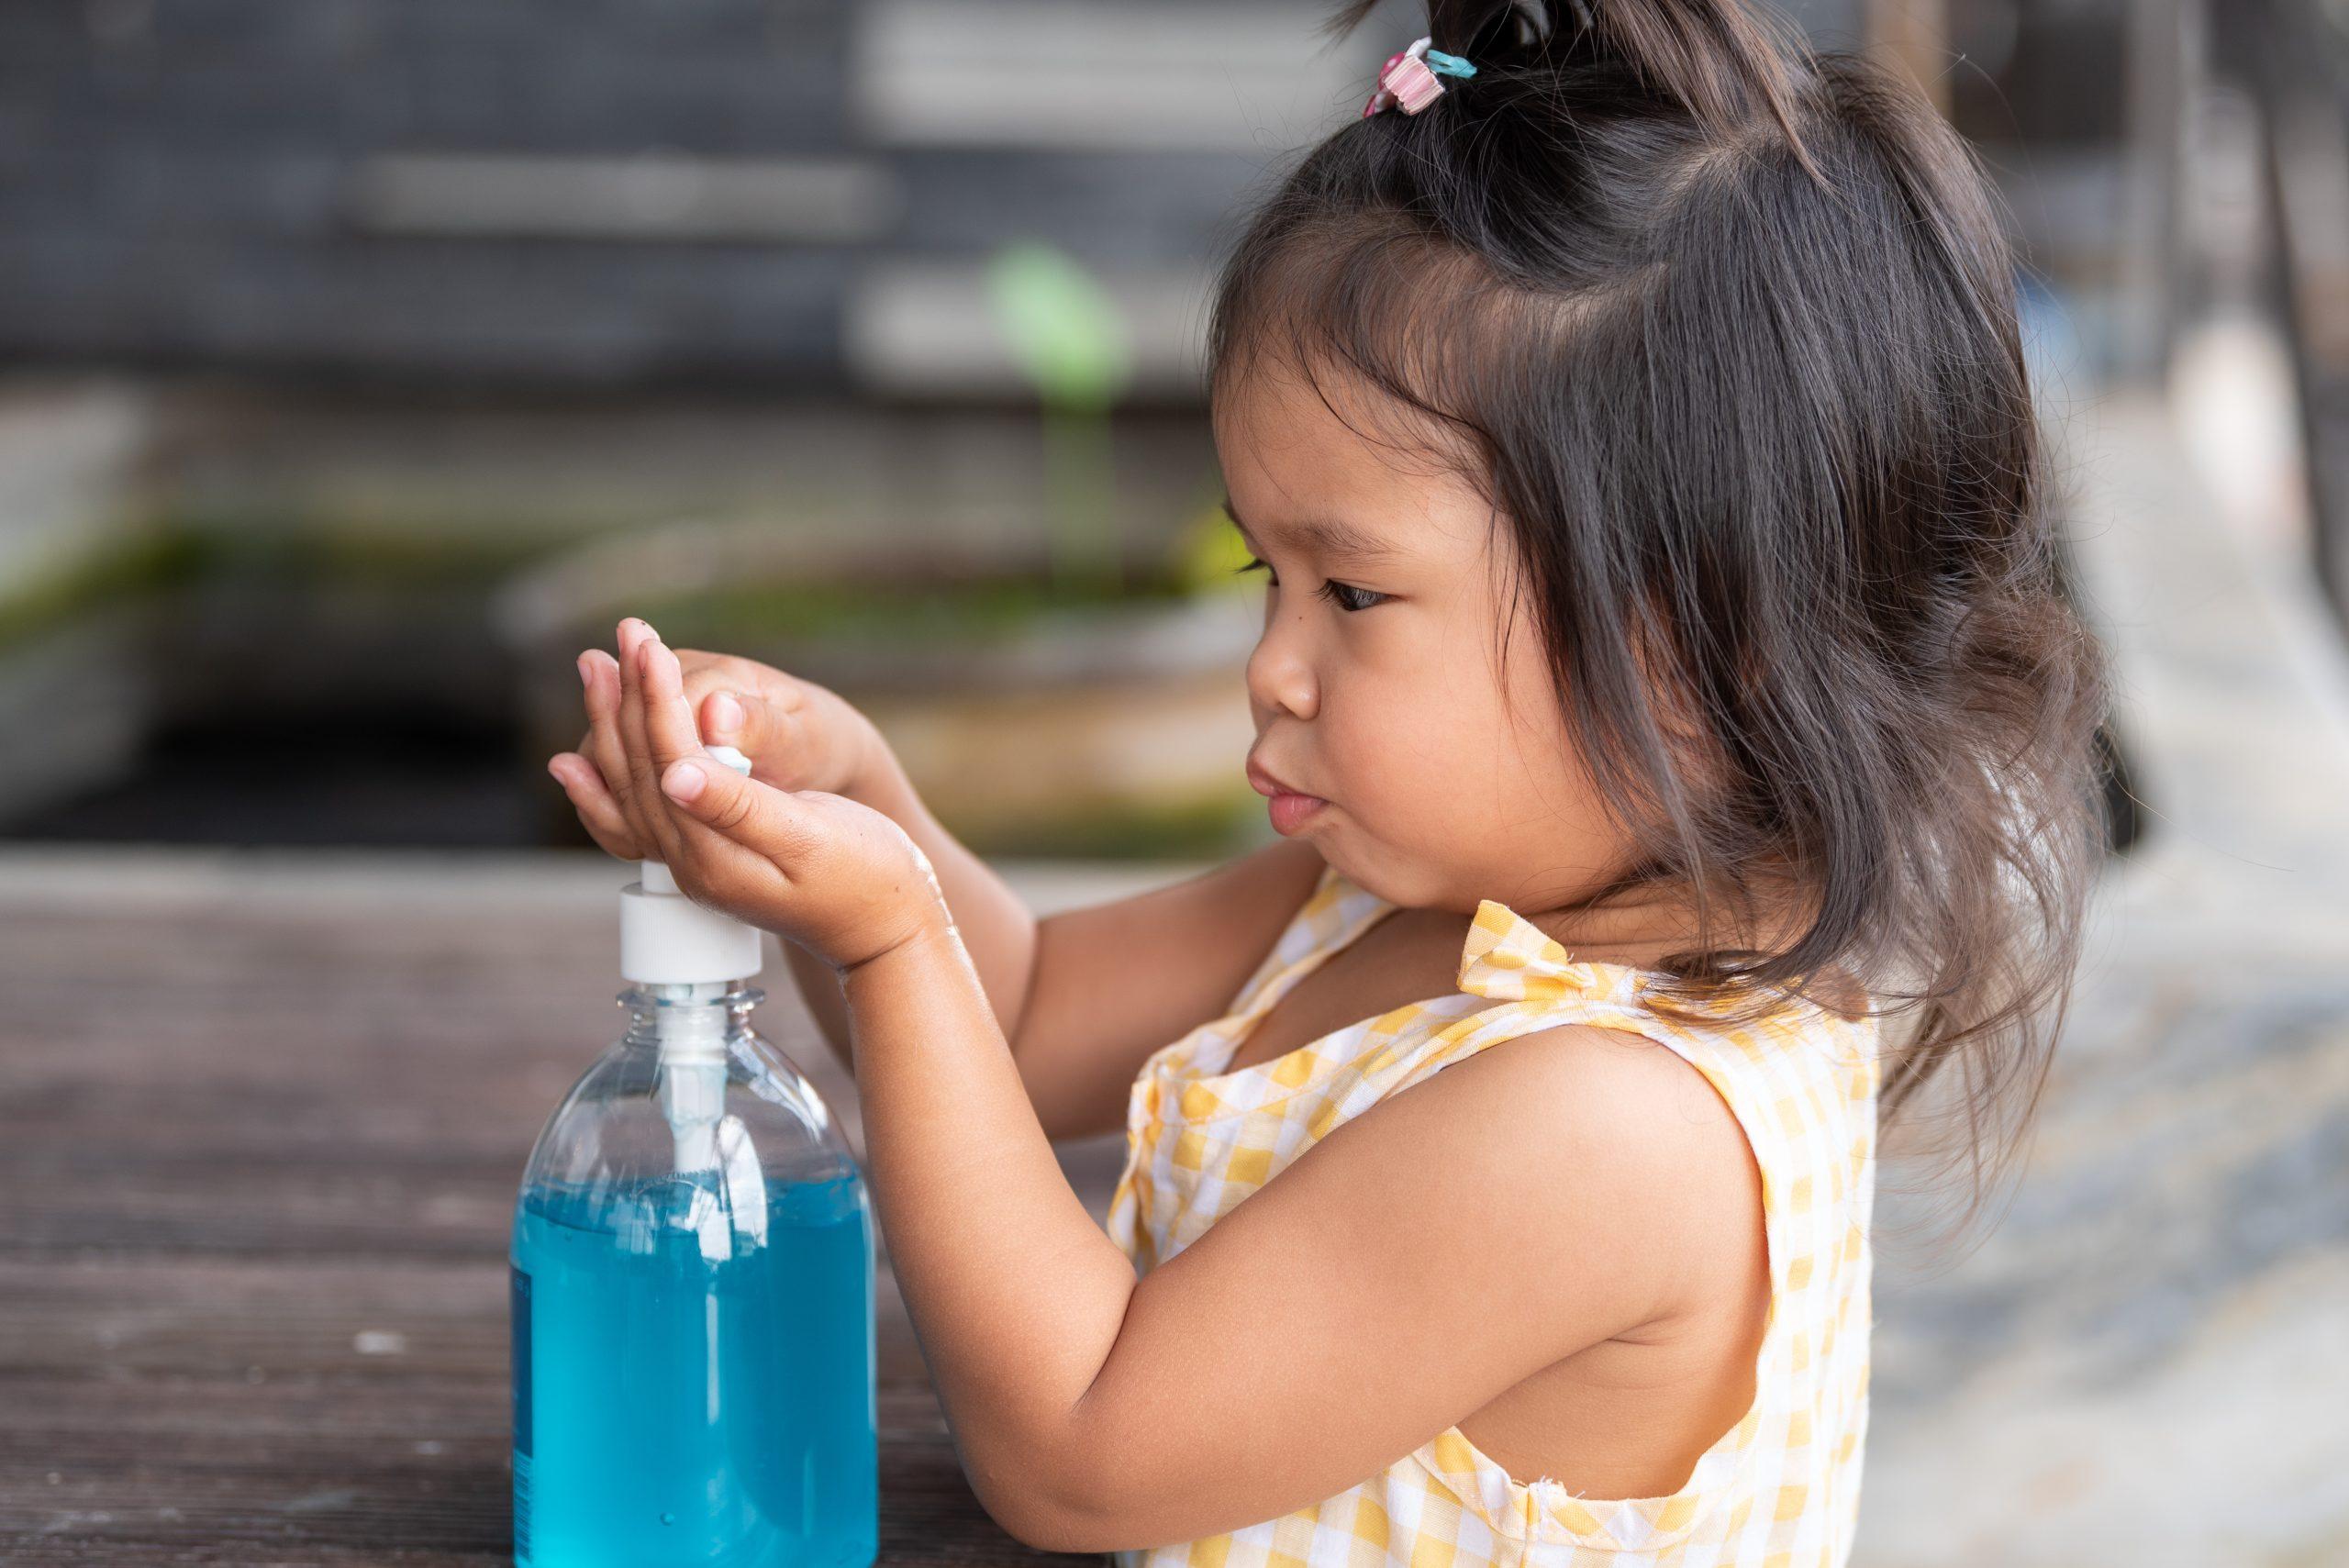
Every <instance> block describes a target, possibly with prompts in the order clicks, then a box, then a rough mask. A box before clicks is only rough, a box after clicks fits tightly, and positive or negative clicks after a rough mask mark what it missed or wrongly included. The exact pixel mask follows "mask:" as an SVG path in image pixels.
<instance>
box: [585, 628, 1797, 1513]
mask: <svg viewBox="0 0 2349 1568" xmlns="http://www.w3.org/2000/svg"><path fill="white" fill-rule="evenodd" d="M622 668H623V671H624V672H629V673H627V676H626V680H627V691H626V694H625V696H624V700H623V702H622V705H621V709H620V713H619V716H618V731H619V734H620V736H621V738H622V741H623V744H624V748H625V751H626V757H627V762H626V766H627V768H628V770H629V774H630V776H631V779H632V781H633V784H632V787H633V789H634V790H635V791H636V793H637V794H638V795H639V797H640V798H642V799H646V800H648V801H651V802H657V803H661V804H662V809H661V810H660V811H659V812H658V813H657V814H656V815H655V817H654V819H653V825H654V829H655V832H656V834H657V837H658V839H659V840H660V842H661V845H662V851H663V853H662V859H663V860H664V861H665V862H667V864H668V865H669V867H670V869H671V870H672V872H673V873H674V874H675V876H676V878H677V883H678V885H679V886H680V887H681V888H682V889H684V890H685V892H686V894H687V895H689V896H692V897H695V898H696V899H697V900H700V901H702V902H704V903H707V904H710V905H712V906H715V907H718V908H723V909H726V910H728V911H729V913H732V914H735V915H736V916H737V917H741V918H746V919H755V920H758V921H759V922H760V923H762V924H768V925H771V926H772V928H773V929H778V930H782V931H786V932H788V933H790V934H791V935H792V937H793V938H794V940H799V941H802V942H803V943H805V944H806V945H807V946H808V947H809V948H810V950H811V951H818V952H821V953H824V954H825V955H827V956H828V957H829V959H830V960H831V962H832V964H833V967H834V970H835V972H836V973H838V974H839V976H840V984H841V990H842V994H843V998H844V1000H845V1002H846V1003H847V1006H848V1010H849V1017H850V1020H851V1029H852V1041H853V1048H854V1050H853V1054H854V1058H855V1063H856V1075H857V1082H858V1084H859V1087H860V1090H861V1093H862V1099H863V1118H864V1136H865V1148H866V1164H867V1167H868V1173H869V1175H870V1178H871V1184H872V1190H873V1195H874V1206H875V1208H876V1209H877V1211H878V1214H879V1217H880V1222H881V1226H882V1229H883V1230H884V1231H885V1234H886V1235H887V1237H888V1244H889V1253H890V1258H891V1262H892V1264H893V1267H894V1271H895V1273H896V1281H897V1284H898V1287H899V1291H900V1294H901V1295H902V1296H904V1298H905V1301H906V1306H907V1313H908V1315H909V1317H910V1318H911V1319H912V1322H913V1327H914V1330H915V1333H916V1336H917V1338H918V1340H919V1342H920V1344H921V1347H922V1351H923V1355H924V1358H925V1359H926V1361H927V1362H928V1363H929V1366H930V1373H931V1378H932V1381H933V1382H934V1383H935V1385H936V1386H937V1389H938V1394H939V1398H940V1401H941V1405H942V1407H943V1408H944V1410H945V1412H946V1418H947V1421H948V1425H949V1428H950V1430H951V1431H952V1435H953V1438H954V1441H955V1445H956V1449H957V1451H958V1452H959V1453H960V1455H961V1457H962V1460H963V1466H964V1469H965V1471H966V1473H968V1474H969V1476H970V1479H971V1483H972V1485H973V1487H974V1490H975V1491H976V1492H977V1493H978V1496H979V1497H980V1500H981V1501H982V1502H983V1503H984V1504H985V1506H986V1507H987V1509H988V1510H989V1512H991V1513H992V1514H994V1515H995V1517H996V1518H997V1519H998V1520H999V1521H1000V1522H1001V1523H1002V1524H1003V1525H1004V1526H1005V1527H1006V1528H1007V1529H1009V1530H1011V1531H1012V1532H1013V1533H1014V1534H1016V1535H1018V1536H1019V1537H1020V1538H1021V1539H1022V1540H1028V1541H1030V1542H1032V1543H1034V1544H1037V1545H1043V1546H1057V1547H1061V1548H1063V1549H1066V1550H1080V1551H1083V1550H1091V1551H1098V1550H1103V1549H1108V1548H1114V1547H1121V1546H1136V1545H1147V1544H1154V1543H1159V1542H1165V1541H1174V1540H1190V1539H1195V1538H1196V1537H1197V1536H1199V1535H1203V1534H1208V1533H1213V1532H1216V1531H1219V1530H1224V1529H1236V1528H1239V1527H1241V1526H1243V1525H1246V1524H1250V1523H1253V1522H1256V1521H1258V1520H1262V1519H1265V1518H1276V1517H1278V1516H1279V1515H1280V1514H1282V1513H1285V1512H1287V1511H1290V1510H1292V1509H1294V1508H1297V1507H1303V1506H1306V1505H1308V1504H1309V1503H1312V1502H1314V1501H1317V1500H1319V1498H1322V1497H1326V1496H1331V1495H1333V1494H1334V1493H1337V1492H1340V1491H1342V1490H1344V1489H1345V1488H1346V1487H1347V1486H1349V1485H1353V1484H1354V1483H1355V1482H1356V1481H1359V1480H1360V1479H1362V1478H1363V1477H1364V1476H1365V1475H1369V1474H1373V1473H1375V1472H1376V1471H1377V1470H1379V1469H1380V1468H1382V1467H1383V1466H1385V1465H1386V1464H1388V1463H1391V1462H1393V1461H1395V1460H1396V1459H1397V1458H1399V1457H1401V1456H1402V1455H1404V1454H1406V1453H1408V1452H1409V1451H1411V1450H1412V1449H1414V1448H1416V1447H1418V1446H1419V1444H1420V1443H1422V1442H1424V1441H1426V1440H1428V1439H1430V1438H1431V1437H1432V1436H1433V1435H1435V1434H1436V1433H1437V1432H1439V1431H1441V1430H1442V1429H1443V1428H1444V1427H1446V1426H1448V1425H1451V1424H1453V1423H1454V1422H1457V1421H1459V1420H1462V1419H1464V1418H1465V1417H1467V1416H1468V1415H1471V1414H1473V1413H1474V1412H1475V1411H1476V1410H1478V1409H1480V1408H1482V1407H1484V1406H1485V1405H1486V1404H1488V1403H1490V1402H1491V1401H1492V1400H1493V1399H1494V1398H1495V1397H1497V1396H1498V1395H1500V1394H1502V1393H1503V1392H1505V1391H1507V1390H1508V1389H1509V1388H1510V1387H1512V1386H1514V1385H1517V1384H1518V1383H1520V1382H1522V1381H1523V1380H1524V1379H1525V1378H1526V1377H1527V1376H1529V1375H1531V1373H1535V1372H1538V1371H1540V1370H1541V1369H1542V1368H1543V1367H1545V1366H1548V1365H1550V1364H1552V1363H1553V1362H1557V1361H1558V1360H1560V1359H1562V1358H1564V1357H1566V1356H1569V1355H1572V1354H1574V1353H1575V1352H1576V1351H1581V1350H1584V1349H1586V1348H1587V1347H1589V1346H1591V1345H1594V1344H1597V1343H1598V1342H1600V1341H1601V1340H1607V1339H1609V1338H1611V1337H1613V1336H1615V1335H1618V1334H1621V1333H1624V1332H1627V1331H1629V1330H1631V1329H1635V1328H1638V1327H1640V1326H1642V1325H1644V1324H1647V1323H1651V1322H1654V1321H1656V1320H1658V1319H1660V1318H1664V1317H1666V1316H1669V1315H1671V1314H1673V1313H1675V1312H1677V1311H1680V1310H1682V1309H1685V1308H1686V1307H1690V1306H1692V1305H1694V1304H1696V1303H1698V1302H1701V1301H1707V1300H1710V1299H1717V1298H1719V1297H1720V1296H1722V1295H1723V1294H1724V1293H1727V1292H1733V1291H1735V1292H1748V1293H1750V1292H1751V1290H1752V1289H1753V1282H1754V1278H1755V1274H1756V1272H1757V1270H1758V1267H1759V1265H1760V1264H1761V1263H1762V1262H1764V1261H1765V1254H1764V1253H1763V1251H1761V1240H1760V1238H1761V1235H1762V1224H1761V1219H1762V1207H1761V1197H1760V1188H1759V1182H1758V1179H1757V1177H1756V1174H1755V1173H1754V1170H1753V1160H1752V1155H1751V1152H1750V1150H1749V1147H1748V1145H1747V1144H1746V1142H1745V1138H1744V1133H1743V1131H1742V1129H1741V1128H1740V1127H1739V1126H1738V1124H1737V1122H1736V1120H1735V1118H1734V1117H1733V1116H1731V1113H1730V1111H1729V1108H1728V1106H1726V1105H1725V1104H1724V1102H1722V1101H1721V1099H1720V1097H1719V1095H1717V1094H1716V1093H1715V1092H1714V1091H1713V1090H1712V1088H1711V1086H1710V1084H1708V1083H1707V1082H1706V1080H1705V1079H1704V1078H1703V1077H1701V1076H1700V1075H1699V1074H1698V1073H1697V1072H1696V1070H1695V1069H1693V1068H1692V1067H1689V1066H1688V1065H1687V1063H1686V1062H1684V1061H1683V1060H1682V1059H1681V1058H1680V1057H1678V1056H1676V1055H1675V1054H1674V1053H1673V1052H1671V1051H1668V1050H1666V1049H1664V1048H1663V1047H1661V1046H1658V1045H1655V1044H1653V1043H1652V1042H1649V1041H1646V1040H1642V1039H1638V1038H1637V1037H1630V1036H1624V1035H1621V1034H1620V1033H1616V1032H1611V1031H1609V1030H1607V1029H1598V1028H1594V1027H1590V1026H1584V1025H1573V1026H1566V1027H1563V1028H1558V1029H1547V1030H1542V1031H1540V1032H1537V1033H1534V1034H1531V1035H1527V1036H1524V1037H1522V1038H1520V1039H1518V1040H1511V1041H1508V1042H1507V1043H1506V1044H1503V1045H1499V1046H1496V1047H1494V1048H1492V1049H1490V1050H1487V1051H1482V1052H1479V1053H1478V1054H1476V1055H1475V1056H1473V1057H1470V1058H1469V1059H1467V1060H1465V1061H1464V1062H1459V1063H1456V1064H1455V1065H1453V1066H1452V1067H1449V1068H1447V1069H1445V1070H1444V1071H1443V1072H1442V1073H1438V1074H1437V1075H1436V1076H1435V1077H1433V1078H1432V1079H1430V1080H1429V1081H1427V1082H1426V1083H1423V1084H1419V1085H1417V1086H1415V1087H1414V1088H1412V1089H1410V1090H1408V1091H1407V1092H1405V1093H1403V1094H1400V1095H1396V1096H1394V1097H1393V1098H1392V1099H1389V1100H1387V1101H1386V1102H1384V1103H1382V1104H1379V1105H1376V1106H1372V1107H1371V1108H1370V1109H1369V1110H1367V1111H1364V1113H1362V1114H1361V1115H1360V1116H1358V1117H1356V1118H1353V1120H1351V1121H1348V1122H1345V1123H1343V1124H1341V1125H1340V1126H1339V1127H1337V1128H1335V1129H1332V1130H1331V1131H1330V1134H1329V1135H1328V1136H1327V1137H1325V1138H1323V1139H1322V1140H1320V1141H1319V1142H1318V1143H1317V1144H1315V1145H1314V1146H1313V1147H1312V1148H1310V1149H1308V1151H1306V1152H1304V1153H1303V1154H1301V1155H1299V1156H1298V1157H1297V1159H1296V1160H1295V1161H1294V1162H1291V1163H1290V1165H1288V1166H1287V1167H1286V1169H1284V1170H1283V1171H1282V1173H1280V1174H1279V1175H1278V1176H1276V1177H1275V1178H1274V1179H1273V1180H1272V1181H1271V1182H1269V1183H1268V1184H1265V1185H1264V1187H1263V1188H1262V1189H1261V1190H1259V1191H1258V1192H1256V1193H1254V1194H1253V1195H1251V1196H1250V1197H1249V1198H1248V1199H1247V1200H1246V1201H1244V1202H1242V1203H1241V1204H1240V1205H1239V1206H1237V1207H1235V1208H1233V1209H1232V1211H1231V1212H1230V1213H1229V1214H1227V1215H1225V1216H1223V1217H1222V1218H1220V1219H1219V1220H1218V1221H1217V1223H1216V1224H1215V1226H1214V1228H1213V1229H1210V1230H1208V1232H1207V1233H1206V1234H1205V1235H1203V1236H1201V1237H1200V1238H1199V1239H1198V1240H1197V1242H1195V1243H1194V1244H1193V1245H1191V1246H1189V1247H1187V1248H1186V1249H1184V1250H1183V1251H1180V1252H1178V1253H1176V1254H1175V1256H1174V1257H1172V1258H1170V1259H1167V1260H1166V1261H1164V1262H1162V1263H1160V1264H1159V1265H1158V1266H1157V1267H1155V1268H1153V1269H1152V1271H1151V1272H1150V1273H1149V1274H1148V1276H1147V1277H1146V1278H1143V1279H1141V1281H1139V1282H1137V1281H1136V1279H1135V1276H1134V1271H1133V1268H1132V1266H1131V1264H1130V1262H1129V1261H1128V1260H1127V1258H1126V1256H1125V1254H1124V1253H1123V1252H1122V1251H1119V1248H1118V1247H1117V1245H1116V1244H1115V1243H1114V1242H1112V1241H1111V1240H1109V1239H1108V1237H1107V1236H1106V1235H1104V1234H1103V1233H1102V1231H1101V1229H1100V1227H1098V1226H1097V1225H1096V1224H1095V1223H1094V1221H1093V1218H1092V1216H1091V1215H1090V1214H1089V1213H1088V1212H1087V1211H1086V1210H1085V1206H1084V1205H1083V1204H1082V1203H1081V1202H1080V1201H1079V1200H1078V1198H1077V1196H1076V1195H1075V1193H1074V1191H1073V1190H1072V1189H1071V1188H1070V1186H1069V1184H1068V1183H1067V1181H1066V1179H1065V1178H1064V1177H1063V1174H1062V1173H1061V1169H1060V1164H1059V1162H1058V1161H1057V1159H1056V1158H1055V1157H1054V1155H1053V1152H1052V1145H1051V1142H1050V1140H1048V1139H1047V1138H1046V1137H1045V1136H1044V1131H1043V1128H1042V1126H1041V1124H1040V1123H1039V1122H1038V1120H1037V1118H1036V1117H1035V1114H1034V1112H1033V1110H1032V1108H1031V1107H1030V1104H1029V1100H1028V1096H1027V1092H1026V1089H1025V1087H1024V1085H1023V1084H1022V1083H1021V1081H1020V1076H1019V1068H1018V1066H1017V1064H1016V1063H1015V1062H1013V1061H1012V1057H1011V1052H1010V1050H1009V1048H1008V1043H1007V1042H1006V1040H1005V1039H1004V1035H1003V1031H1002V1029H1001V1027H1000V1025H999V1024H998V1022H997V1020H996V1016H995V1012H994V1008H993V1006H991V1005H990V1003H989V1001H988V998H987V995H986V992H985V987H984V985H983V984H981V982H980V980H979V977H978V973H977V971H976V969H975V968H974V965H973V963H972V962H971V959H970V955H969V953H968V952H967V951H966V950H965V949H964V947H963V942H962V940H960V937H959V936H958V935H957V933H956V931H955V929H954V925H953V923H952V916H951V914H950V913H949V911H948V910H947V908H946V906H945V903H944V901H943V899H942V897H941V895H940V892H939V887H938V884H937V882H936V880H935V878H934V877H932V876H931V875H930V871H929V867H928V865H927V862H924V861H923V860H922V859H921V857H920V854H919V851H918V850H917V849H916V848H915V846H914V845H913V844H912V842H911V840H908V839H907V837H906V835H905V834H904V832H903V831H902V830H901V829H899V828H896V825H895V824H894V823H892V822H890V820H889V819H888V818H886V817H883V816H881V815H880V814H879V813H877V812H874V811H873V810H871V809H870V808H869V807H866V806H862V805H859V804H858V803H856V802H854V801H851V800H849V799H847V798H845V797H843V796H841V795H830V794H826V793H823V792H820V791H805V792H799V793H790V792H785V791H782V790H777V789H774V788H772V787H771V786H768V785H765V784H759V783H757V782H755V781H753V780H750V779H745V778H742V777H740V776H739V775H737V774H735V773H732V772H731V771H730V770H729V769H727V768H724V767H721V766H719V765H718V764H717V763H716V762H713V761H711V760H710V759H709V758H708V757H707V754H706V753H704V752H703V751H702V750H701V745H700V740H699V738H698V736H697V735H696V731H695V728H694V725H693V721H692V716H691V713H690V710H689V708H688V707H687V706H686V704H685V700H684V695H683V689H682V686H681V684H679V679H678V672H677V665H676V662H675V659H674V656H672V655H670V654H669V653H668V651H667V650H665V649H662V648H661V647H660V646H659V644H658V642H657V641H656V640H654V639H650V638H646V639H643V640H642V641H641V642H640V644H639V646H638V647H636V648H635V649H633V650H630V651H629V657H627V658H624V659H623V661H622ZM1762 1283H1763V1285H1764V1288H1765V1290H1766V1284H1767V1281H1766V1275H1765V1276H1763V1279H1762ZM1749 1298H1750V1297H1749ZM1763 1299H1765V1300H1766V1296H1765V1297H1764V1298H1763ZM1756 1318H1757V1320H1758V1318H1759V1307H1758V1304H1757V1307H1756Z"/></svg>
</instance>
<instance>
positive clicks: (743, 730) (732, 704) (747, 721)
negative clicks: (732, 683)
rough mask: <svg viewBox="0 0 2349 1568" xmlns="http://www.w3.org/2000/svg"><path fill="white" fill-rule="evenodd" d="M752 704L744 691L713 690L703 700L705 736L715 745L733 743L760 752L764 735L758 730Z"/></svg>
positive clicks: (702, 730) (738, 746)
mask: <svg viewBox="0 0 2349 1568" xmlns="http://www.w3.org/2000/svg"><path fill="white" fill-rule="evenodd" d="M754 729H755V727H754V721H753V720H752V718H751V704H750V703H748V702H746V701H745V700H743V697H742V694H741V693H740V692H723V691H720V692H712V693H710V694H709V695H707V696H706V697H704V698H703V699H702V703H701V735H702V739H703V740H706V741H707V742H708V743H709V744H711V745H713V746H733V747H736V748H739V749H740V751H744V752H746V753H748V754H749V755H751V756H754V757H755V756H757V755H758V751H757V747H758V742H759V740H761V739H762V737H761V736H759V735H758V734H756V733H755V732H754Z"/></svg>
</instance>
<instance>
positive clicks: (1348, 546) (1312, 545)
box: [1223, 495, 1402, 562]
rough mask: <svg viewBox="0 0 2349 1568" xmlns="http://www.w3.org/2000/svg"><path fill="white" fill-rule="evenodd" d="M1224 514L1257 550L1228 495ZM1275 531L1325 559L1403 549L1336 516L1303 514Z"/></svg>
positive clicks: (1371, 556)
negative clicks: (1309, 515) (1375, 537)
mask: <svg viewBox="0 0 2349 1568" xmlns="http://www.w3.org/2000/svg"><path fill="white" fill-rule="evenodd" d="M1223 515H1224V516H1225V517H1230V519H1231V526H1232V527H1233V528H1238V529H1239V530H1240V538H1241V542H1243V543H1245V544H1246V545H1247V546H1248V548H1249V549H1250V550H1255V549H1256V539H1255V536H1254V535H1253V534H1252V533H1250V532H1249V531H1248V525H1247V524H1246V523H1243V522H1241V520H1240V514H1239V513H1238V512H1236V511H1234V510H1232V507H1231V497H1230V496H1229V495H1227V496H1225V497H1224V499H1223ZM1275 531H1276V532H1277V533H1278V534H1280V535H1282V536H1284V537H1286V538H1288V539H1295V540H1296V541H1297V544H1298V545H1299V546H1300V547H1301V548H1303V549H1305V550H1308V551H1310V552H1311V553H1313V554H1315V555H1318V556H1319V557H1320V558H1321V559H1323V560H1325V561H1333V560H1334V561H1364V562H1372V561H1391V560H1393V559H1394V558H1395V557H1396V556H1398V555H1400V554H1401V553H1402V551H1401V550H1397V549H1396V548H1395V547H1394V546H1393V545H1391V544H1388V543H1387V542H1386V541H1385V540H1384V539H1374V538H1372V537H1371V536H1370V535H1369V534H1366V533H1364V532H1363V531H1362V530H1361V529H1360V528H1356V527H1355V526H1354V525H1353V524H1352V523H1347V522H1341V521H1340V520H1339V519H1337V518H1335V517H1300V518H1298V519H1297V521H1295V522H1292V523H1285V524H1283V525H1282V526H1281V527H1280V528H1278V529H1276V530H1275ZM1258 553H1259V554H1261V553H1262V551H1258Z"/></svg>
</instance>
